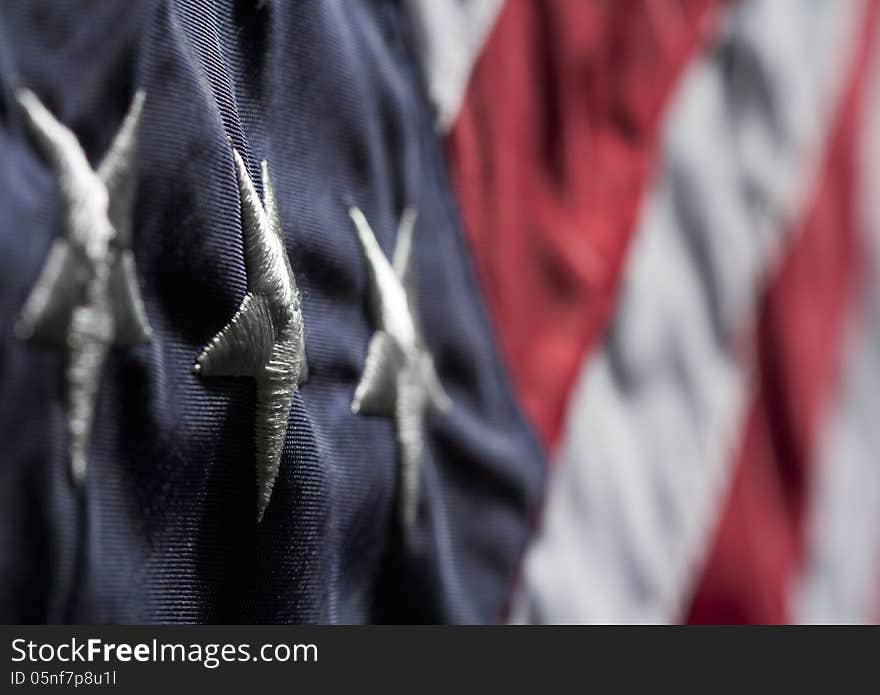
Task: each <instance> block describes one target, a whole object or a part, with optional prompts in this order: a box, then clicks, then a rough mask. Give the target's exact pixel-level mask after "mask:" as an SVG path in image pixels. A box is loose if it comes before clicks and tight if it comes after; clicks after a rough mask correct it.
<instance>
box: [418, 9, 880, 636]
mask: <svg viewBox="0 0 880 695" xmlns="http://www.w3.org/2000/svg"><path fill="white" fill-rule="evenodd" d="M450 4H454V5H455V6H456V10H455V11H452V10H447V11H448V12H449V13H450V15H451V16H450V17H446V18H443V17H440V16H439V15H440V13H439V11H438V10H437V9H436V5H435V4H434V3H430V2H428V1H427V0H425V1H423V2H420V1H419V0H412V1H411V2H410V6H411V7H412V8H413V10H414V14H415V16H416V17H419V18H421V21H420V24H419V26H420V27H421V31H422V32H423V33H424V34H425V35H427V36H428V37H429V39H427V40H424V41H423V42H422V44H421V45H422V47H423V62H424V64H425V70H426V74H427V75H428V83H429V92H430V94H431V96H432V99H433V100H434V103H435V105H436V107H437V111H438V127H439V128H440V130H441V132H442V136H443V138H444V147H445V150H446V154H447V160H448V167H449V170H450V176H451V178H452V182H453V187H454V189H455V192H456V194H457V196H458V199H459V203H460V209H461V215H462V219H463V223H464V228H465V233H466V235H467V238H468V242H469V246H470V249H471V252H472V253H473V255H474V263H475V266H476V268H477V271H478V276H479V280H480V284H481V287H482V289H483V292H484V294H485V297H486V302H487V304H488V307H489V311H490V315H491V318H492V325H493V328H494V332H495V336H496V338H497V340H498V343H499V346H500V348H501V353H502V358H503V360H504V362H505V364H506V367H507V369H508V372H509V374H510V377H511V381H512V383H513V385H514V389H515V392H516V395H517V397H518V399H519V401H520V403H521V404H522V407H523V409H524V412H525V413H526V415H527V417H528V418H529V420H530V421H531V423H532V424H533V426H534V427H535V430H536V432H537V434H538V435H539V437H540V440H541V442H542V445H543V447H544V451H545V452H546V454H547V457H548V460H549V465H550V470H549V479H550V480H549V485H548V490H547V494H546V497H545V500H544V503H543V506H542V512H541V514H540V515H539V517H538V518H537V519H536V520H535V524H534V535H533V538H532V540H531V542H530V546H529V549H528V551H527V553H526V555H525V558H524V560H523V563H522V566H521V571H520V574H519V578H518V582H517V591H516V593H515V596H514V597H513V599H512V602H511V612H510V618H511V619H512V620H514V621H518V622H581V621H585V622H652V623H653V622H758V623H776V622H814V621H818V622H838V621H841V622H871V621H873V620H875V619H876V618H877V616H878V608H880V603H878V601H880V581H878V579H880V566H878V563H880V519H878V514H880V512H878V509H880V507H878V504H877V502H878V495H880V441H878V439H877V428H876V426H875V420H876V411H877V403H878V400H877V398H878V397H877V394H878V393H880V390H878V387H880V382H878V377H880V333H878V330H877V319H878V316H880V314H878V305H877V298H878V296H880V295H878V285H877V282H878V281H877V278H878V277H880V274H878V268H880V255H878V249H880V226H878V225H880V220H878V217H877V202H876V201H877V200H878V195H877V188H876V186H877V178H876V176H877V175H876V167H877V161H878V155H880V151H878V150H877V136H876V133H875V131H876V127H875V125H876V123H877V122H878V120H877V119H878V116H880V114H878V112H877V104H878V103H880V102H878V96H880V53H878V51H877V46H878V40H880V37H878V35H877V25H878V21H880V19H878V14H877V13H878V7H877V3H876V2H873V1H872V0H864V1H862V0H858V1H854V2H836V1H834V0H825V1H823V0H817V1H816V2H802V1H801V0H740V1H729V2H721V1H714V0H669V1H664V0H656V1H652V0H644V1H639V2H625V3H604V2H579V1H578V0H553V1H551V2H540V1H538V0H507V1H506V2H501V1H497V2H490V1H488V0H487V1H486V2H479V1H478V0H473V1H472V2H458V3H450ZM441 19H443V21H440V20H441ZM443 46H445V47H446V50H447V51H451V53H452V54H453V55H454V59H453V55H447V54H445V53H444V51H443V50H442V49H441V48H438V47H443ZM453 46H454V47H456V48H455V49H452V48H450V47H453ZM465 64H466V65H467V66H469V69H466V68H465V67H463V65H465ZM453 78H454V80H455V84H451V83H450V82H451V80H453Z"/></svg>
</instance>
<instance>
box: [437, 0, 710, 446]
mask: <svg viewBox="0 0 880 695" xmlns="http://www.w3.org/2000/svg"><path fill="white" fill-rule="evenodd" d="M719 2H720V0H681V1H680V2H678V3H665V2H656V1H655V0H634V1H633V2H627V3H620V2H585V1H584V0H552V1H548V0H512V1H509V2H507V3H506V4H505V6H504V8H503V9H502V11H501V13H500V15H499V17H498V20H497V23H496V25H495V27H494V29H493V31H492V33H491V34H490V37H489V39H488V41H487V44H486V46H485V49H484V51H483V53H482V55H481V57H480V60H479V61H478V63H477V65H476V67H475V71H474V74H473V77H472V81H471V84H470V86H469V89H468V91H467V94H466V97H465V100H464V104H463V107H462V110H461V112H460V114H459V116H458V119H457V120H456V122H455V125H454V127H453V129H452V131H451V133H450V135H449V138H448V141H447V149H448V158H449V165H450V172H451V178H452V180H453V185H454V187H455V189H456V192H457V194H458V198H459V202H460V206H461V212H462V216H463V219H464V223H465V228H466V230H467V235H468V240H469V243H470V247H471V250H472V252H473V255H474V258H475V263H476V267H477V274H478V277H479V280H480V283H481V285H482V289H483V292H484V295H485V297H486V301H487V303H488V305H489V310H490V314H491V317H492V321H493V324H494V327H495V332H496V335H497V338H498V340H499V344H500V347H501V352H502V355H503V357H504V359H505V361H506V363H507V366H508V368H509V371H510V373H511V375H512V380H513V383H514V387H515V390H516V392H517V395H518V396H519V399H520V402H521V403H522V405H523V408H524V410H525V412H526V414H527V416H528V417H529V418H530V420H531V421H532V423H533V424H534V425H535V427H536V429H537V431H538V432H539V434H540V436H541V438H542V440H543V442H544V444H545V445H546V446H547V447H548V448H552V446H553V445H554V444H555V442H556V440H557V438H558V436H559V434H560V429H561V426H562V420H563V414H564V409H565V405H566V403H567V400H568V396H569V392H570V389H571V388H572V386H573V384H574V381H575V379H576V377H577V374H578V372H579V370H580V368H581V363H582V360H583V359H584V356H585V353H586V352H587V351H588V350H589V349H590V348H591V347H592V346H593V345H594V344H595V343H596V341H597V339H598V338H599V337H600V334H601V332H602V331H603V329H604V328H605V325H606V322H607V320H608V317H609V313H610V311H611V309H612V304H613V300H614V297H615V294H616V289H617V285H618V281H619V277H620V271H621V266H622V263H623V259H624V255H625V252H626V249H627V246H628V243H629V239H630V236H631V234H632V232H633V227H634V223H635V217H636V213H637V209H638V205H639V202H640V200H641V197H642V191H643V188H644V185H645V180H646V177H647V175H648V174H649V171H650V167H651V163H652V161H653V156H654V152H655V149H656V141H657V135H658V130H659V124H660V121H661V114H662V112H663V109H664V106H665V103H666V101H667V97H668V96H669V94H670V92H671V91H672V88H673V85H674V84H675V81H676V79H677V77H678V76H679V74H680V73H681V72H682V68H683V67H684V66H685V65H686V63H687V61H688V58H689V56H690V55H691V53H692V52H693V51H694V49H695V47H696V46H697V44H698V39H699V36H700V33H701V25H702V24H703V21H702V20H703V19H704V17H705V16H706V14H707V12H708V10H709V9H710V8H711V7H713V6H714V5H716V4H718V3H719Z"/></svg>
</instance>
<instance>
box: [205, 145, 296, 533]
mask: <svg viewBox="0 0 880 695" xmlns="http://www.w3.org/2000/svg"><path fill="white" fill-rule="evenodd" d="M232 155H233V159H234V160H235V173H236V177H237V179H238V190H239V195H240V198H241V217H242V229H243V230H244V260H245V271H246V273H247V284H248V292H247V294H245V296H244V299H243V300H242V302H241V306H239V308H238V311H236V312H235V314H234V315H233V317H232V318H231V319H230V320H229V323H227V324H226V325H225V326H224V327H223V328H222V329H221V330H220V332H219V333H217V335H216V336H214V338H212V339H211V342H210V343H208V346H207V347H206V348H205V349H204V350H203V351H202V353H201V354H200V355H199V357H198V359H197V360H196V364H195V366H194V367H193V369H194V370H195V372H196V373H197V374H200V375H201V376H209V377H210V376H248V377H253V378H254V380H255V381H256V382H257V413H256V423H255V426H254V439H255V440H256V441H255V444H256V457H257V522H259V521H260V520H262V518H263V513H264V512H265V511H266V507H267V506H268V504H269V499H270V498H271V496H272V487H273V486H274V485H275V478H276V477H277V476H278V466H279V462H280V460H281V450H282V448H283V446H284V439H285V437H286V435H287V420H288V417H289V415H290V406H291V404H292V403H293V393H294V391H296V388H297V385H298V384H300V383H302V382H303V381H305V379H306V376H307V368H306V358H305V342H304V339H303V318H302V308H301V306H300V298H299V291H298V290H297V287H296V280H295V279H294V277H293V270H292V269H291V267H290V261H289V259H288V258H287V252H286V251H285V249H284V236H283V233H282V231H281V219H280V218H279V216H278V206H277V203H276V200H275V192H274V189H273V188H272V182H271V180H270V179H269V167H268V165H267V164H266V162H265V161H263V163H262V174H263V202H262V203H260V199H259V196H258V195H257V191H256V189H255V188H254V184H253V182H252V181H251V177H250V175H249V174H248V171H247V167H246V166H245V164H244V161H243V160H242V158H241V156H240V155H239V154H238V152H237V151H236V150H235V148H233V150H232Z"/></svg>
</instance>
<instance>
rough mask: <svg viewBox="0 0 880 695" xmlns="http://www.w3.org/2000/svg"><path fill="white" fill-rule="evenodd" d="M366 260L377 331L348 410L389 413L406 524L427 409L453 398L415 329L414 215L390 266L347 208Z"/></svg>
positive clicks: (407, 215) (359, 216)
mask: <svg viewBox="0 0 880 695" xmlns="http://www.w3.org/2000/svg"><path fill="white" fill-rule="evenodd" d="M348 212H349V216H350V217H351V219H352V222H354V226H355V229H356V230H357V235H358V239H359V240H360V242H361V247H362V249H363V252H364V258H365V259H366V261H367V275H368V282H369V290H368V291H369V297H370V306H371V309H372V313H373V319H374V321H375V323H376V332H375V334H374V335H373V338H372V340H371V341H370V346H369V348H368V350H367V360H366V363H365V365H364V373H363V376H362V377H361V380H360V383H359V384H358V386H357V389H356V390H355V393H354V400H353V401H352V403H351V409H352V411H353V412H355V413H363V414H365V415H385V416H389V417H393V418H394V421H395V425H396V431H397V443H398V446H399V447H400V492H399V496H398V515H399V518H400V521H401V523H402V524H403V525H404V526H405V527H408V526H410V525H411V524H412V523H413V521H414V520H415V516H416V511H417V509H418V496H419V471H420V467H421V463H422V436H423V435H422V430H423V425H424V418H425V411H426V410H427V409H428V408H429V407H433V408H434V409H436V410H438V411H440V412H446V411H447V410H448V409H449V407H450V405H451V402H450V400H449V397H448V396H447V395H446V393H445V392H444V390H443V387H442V385H441V384H440V381H439V379H438V378H437V373H436V371H435V369H434V361H433V359H432V358H431V355H430V353H429V352H428V350H427V348H426V346H425V344H424V342H423V340H422V337H421V335H420V333H419V330H418V325H417V321H416V313H417V306H416V283H415V273H414V270H413V260H412V258H413V253H412V237H413V229H414V227H415V220H416V214H415V211H414V210H412V209H411V208H407V209H406V210H404V213H403V216H402V218H401V221H400V227H399V230H398V234H397V245H396V247H395V249H394V260H393V265H392V264H390V263H388V259H387V258H386V257H385V254H384V253H383V252H382V249H381V248H380V246H379V243H378V242H377V241H376V237H375V235H374V234H373V230H372V229H371V228H370V225H369V223H368V222H367V219H366V217H364V214H363V213H362V212H361V211H360V210H359V209H358V208H356V207H352V208H349V211H348Z"/></svg>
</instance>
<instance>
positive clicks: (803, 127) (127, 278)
mask: <svg viewBox="0 0 880 695" xmlns="http://www.w3.org/2000/svg"><path fill="white" fill-rule="evenodd" d="M878 30H880V0H622V1H616V2H612V1H611V0H324V1H322V2H293V1H291V2H284V1H282V0H260V1H257V0H253V1H250V0H215V1H214V2H207V1H204V0H138V1H137V2H131V3H118V2H95V3H94V5H93V6H90V8H89V11H88V12H85V11H83V8H82V5H81V3H79V2H74V1H73V0H57V1H56V2H52V3H43V2H28V1H27V0H9V1H8V2H3V3H2V4H0V619H2V621H3V622H59V621H72V622H227V623H238V622H342V623H351V622H407V623H409V622H471V623H473V622H477V623H483V622H496V621H509V622H516V623H580V622H598V623H681V622H689V623H802V622H806V623H809V622H820V623H828V622H846V623H852V622H855V623H863V622H874V621H876V620H877V619H878V618H880V427H878V425H880V420H878V412H880V407H878V406H880V127H878V126H880V50H878V49H880V33H878Z"/></svg>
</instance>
